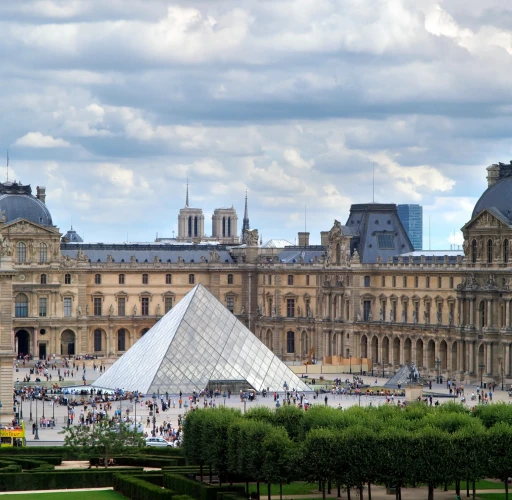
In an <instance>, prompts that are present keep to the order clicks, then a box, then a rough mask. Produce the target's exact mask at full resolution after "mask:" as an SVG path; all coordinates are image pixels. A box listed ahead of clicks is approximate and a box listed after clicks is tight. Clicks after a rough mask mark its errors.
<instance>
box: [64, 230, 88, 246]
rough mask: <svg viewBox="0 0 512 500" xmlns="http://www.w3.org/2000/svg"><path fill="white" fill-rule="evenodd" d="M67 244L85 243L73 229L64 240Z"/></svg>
mask: <svg viewBox="0 0 512 500" xmlns="http://www.w3.org/2000/svg"><path fill="white" fill-rule="evenodd" d="M62 239H63V240H65V241H66V242H67V243H83V241H84V240H83V239H82V237H81V236H80V235H79V234H78V233H77V232H76V231H75V230H74V229H73V228H71V229H70V230H69V231H68V232H67V233H66V234H65V235H64V236H63V238H62Z"/></svg>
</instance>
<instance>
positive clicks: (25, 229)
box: [2, 219, 61, 237]
mask: <svg viewBox="0 0 512 500" xmlns="http://www.w3.org/2000/svg"><path fill="white" fill-rule="evenodd" d="M6 229H7V230H8V231H7V232H8V233H9V234H11V235H24V234H27V235H28V234H41V235H44V234H47V235H51V236H59V237H60V236H61V233H60V232H59V230H58V229H57V228H54V227H47V226H40V225H39V224H35V223H34V222H30V221H28V220H26V219H17V220H14V221H11V222H9V223H8V224H5V225H4V226H3V228H2V232H5V230H6Z"/></svg>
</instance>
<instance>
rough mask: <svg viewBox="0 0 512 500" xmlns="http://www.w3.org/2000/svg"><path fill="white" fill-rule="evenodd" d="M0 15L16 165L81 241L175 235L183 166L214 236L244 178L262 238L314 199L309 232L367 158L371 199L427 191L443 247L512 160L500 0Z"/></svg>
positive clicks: (92, 0)
mask: <svg viewBox="0 0 512 500" xmlns="http://www.w3.org/2000/svg"><path fill="white" fill-rule="evenodd" d="M0 23H1V32H2V36H1V38H0V53H1V56H2V65H1V66H0V75H1V80H0V81H1V87H0V88H1V90H2V99H1V100H0V110H1V114H2V117H3V119H2V120H1V121H0V147H5V149H7V148H8V149H9V156H10V166H9V176H10V179H13V178H16V179H17V180H20V181H22V182H24V183H30V184H32V186H33V187H35V186H36V185H46V187H47V192H48V199H47V203H48V205H49V208H50V209H51V211H52V215H53V219H54V223H55V224H56V225H57V226H59V227H60V228H61V230H63V231H65V230H67V229H68V228H69V226H70V225H71V224H73V226H74V227H75V229H77V231H78V232H79V233H81V234H82V235H84V236H85V239H86V241H104V242H106V241H116V242H121V241H126V239H127V238H128V239H129V240H130V241H151V240H153V239H154V237H155V235H156V233H158V234H159V235H160V236H172V233H173V231H177V214H178V210H179V209H180V208H181V207H183V206H184V200H185V184H186V178H187V176H188V178H189V180H190V198H191V205H192V206H197V207H201V208H203V210H204V212H205V216H206V219H207V223H206V224H205V227H206V232H207V233H210V232H211V224H210V222H209V219H210V217H211V213H212V211H213V209H214V208H216V207H223V206H231V205H234V206H235V207H236V208H237V210H238V214H239V222H240V224H241V220H242V216H243V202H244V195H245V190H246V189H247V190H248V196H249V211H250V220H251V226H252V227H253V228H258V229H259V230H260V234H263V239H264V240H267V239H269V238H287V239H288V240H290V241H292V242H293V241H294V239H295V237H296V233H297V231H301V230H303V228H304V206H305V205H307V213H308V216H307V227H308V230H309V231H310V232H311V241H312V243H319V240H320V237H319V233H320V231H321V230H326V229H329V228H330V227H331V225H332V222H333V219H334V218H336V219H339V220H341V221H342V222H345V221H346V219H347V216H348V210H349V207H350V204H351V203H364V202H368V201H371V199H372V164H375V184H376V187H375V200H376V201H379V202H395V203H420V204H422V205H424V214H425V219H426V220H427V221H428V218H429V216H430V219H431V234H432V248H442V249H446V248H449V247H450V243H451V242H452V240H453V238H454V230H457V231H458V229H459V228H460V227H461V226H462V225H463V224H464V223H465V222H466V221H467V220H469V218H470V215H471V211H472V207H473V205H474V203H475V202H476V200H477V199H478V197H479V196H480V194H481V193H482V191H483V190H484V189H485V187H486V181H485V176H486V171H485V167H487V166H488V165H490V164H491V163H495V162H497V161H503V162H508V161H510V160H511V159H512V151H511V149H512V145H511V142H510V137H511V135H512V134H511V129H512V120H511V113H512V100H511V93H512V68H511V65H512V30H511V28H510V27H511V26H512V4H511V3H510V2H509V1H507V0H486V1H485V2H481V1H477V0H449V1H442V0H437V1H435V0H314V1H312V0H244V1H243V2H240V1H235V0H189V1H187V2H184V1H183V2H170V1H164V0H106V1H105V0H101V1H99V0H62V1H59V0H33V1H28V0H27V1H25V0H18V1H16V2H1V3H0ZM1 177H2V178H5V172H2V174H1ZM425 226H426V227H425V233H428V223H426V224H425ZM457 237H458V236H457ZM426 247H427V248H428V238H427V242H426Z"/></svg>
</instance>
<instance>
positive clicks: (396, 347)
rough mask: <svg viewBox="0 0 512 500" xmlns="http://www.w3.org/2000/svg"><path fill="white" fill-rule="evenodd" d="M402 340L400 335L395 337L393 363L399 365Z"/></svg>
mask: <svg viewBox="0 0 512 500" xmlns="http://www.w3.org/2000/svg"><path fill="white" fill-rule="evenodd" d="M400 344H401V342H400V339H399V338H398V337H395V339H394V340H393V365H394V366H399V365H400V347H401V345H400Z"/></svg>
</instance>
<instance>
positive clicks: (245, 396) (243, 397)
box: [242, 392, 279, 415]
mask: <svg viewBox="0 0 512 500" xmlns="http://www.w3.org/2000/svg"><path fill="white" fill-rule="evenodd" d="M242 399H243V400H244V415H245V411H246V410H247V394H246V393H245V392H244V393H243V395H242ZM277 401H278V402H279V399H278V400H277ZM276 406H277V405H276ZM277 407H278V408H279V406H277Z"/></svg>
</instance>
